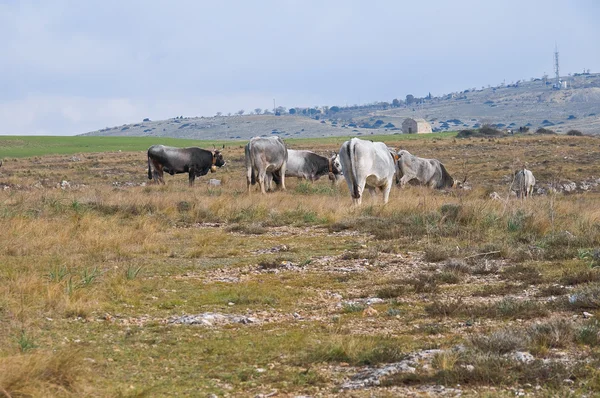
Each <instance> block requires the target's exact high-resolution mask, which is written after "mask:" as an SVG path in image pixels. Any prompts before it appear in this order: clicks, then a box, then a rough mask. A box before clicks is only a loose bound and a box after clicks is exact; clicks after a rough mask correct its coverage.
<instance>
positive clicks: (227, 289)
mask: <svg viewBox="0 0 600 398" xmlns="http://www.w3.org/2000/svg"><path fill="white" fill-rule="evenodd" d="M575 139H579V140H580V141H577V142H575V141H572V140H575ZM391 140H392V141H390V145H391V146H394V145H395V144H400V142H397V143H394V142H393V137H391ZM581 140H583V141H581ZM573 143H576V144H577V146H570V144H573ZM597 144H598V141H597V140H595V139H593V138H589V137H541V138H540V137H536V138H535V139H533V138H523V139H506V140H500V141H499V142H489V141H479V140H465V141H457V142H452V141H451V140H441V141H437V142H436V141H427V142H412V141H410V142H408V141H407V142H402V145H403V146H404V147H405V148H406V149H408V150H409V151H411V152H414V153H416V154H419V155H420V156H424V157H437V158H440V159H442V160H444V163H446V165H447V167H448V169H449V170H450V171H451V172H452V173H453V174H460V170H461V167H462V166H461V161H462V159H463V158H465V157H466V159H467V160H468V162H469V167H470V168H471V169H472V172H471V173H470V175H471V178H472V184H473V186H474V189H473V190H471V191H448V192H434V191H430V190H427V189H423V188H420V187H410V188H407V189H405V190H400V189H397V188H394V190H393V192H392V194H391V197H390V202H389V203H388V205H386V206H382V205H381V203H380V198H376V199H375V200H372V201H371V199H370V198H366V199H365V204H364V206H363V207H361V208H353V207H351V206H350V203H351V199H350V196H349V194H348V192H347V188H346V186H345V185H344V184H340V185H339V186H335V187H331V185H329V182H328V181H318V182H317V183H315V184H307V183H303V182H298V181H296V180H292V179H290V181H289V182H288V190H287V191H286V192H275V193H272V194H269V195H266V196H262V195H260V194H258V193H257V192H252V194H251V195H248V194H247V193H246V192H245V190H246V187H245V181H244V179H243V172H242V168H241V167H242V159H243V153H242V149H241V148H230V149H229V150H230V152H229V154H228V156H229V159H228V160H230V162H229V163H228V166H227V167H225V168H224V169H223V170H219V171H218V172H217V174H215V175H213V176H211V177H216V178H220V179H221V180H222V185H221V186H220V187H219V188H218V189H215V188H209V187H208V186H207V185H204V182H205V179H202V178H201V179H199V180H198V181H197V185H196V186H195V187H194V188H189V187H188V186H187V179H186V178H185V177H183V176H175V177H170V176H167V184H166V185H165V186H149V185H148V186H141V185H140V184H141V183H142V182H146V176H145V165H144V161H145V159H144V156H143V155H144V154H143V153H126V152H123V153H117V152H115V153H106V154H90V155H85V156H83V155H82V156H81V158H82V160H81V161H80V162H76V163H75V162H71V161H69V160H68V157H66V156H63V157H60V156H48V157H39V158H31V159H9V160H8V161H6V162H5V163H4V165H3V166H2V169H1V170H0V182H1V183H3V184H5V185H6V186H8V187H9V188H7V189H5V190H1V191H0V230H1V231H2V239H1V240H0V263H1V264H2V266H1V267H0V281H1V282H2V283H0V387H1V388H2V389H4V390H5V391H6V393H7V394H10V395H11V396H18V395H19V394H21V395H30V396H52V395H59V396H60V395H96V396H98V395H100V396H103V395H104V396H117V395H127V394H130V395H135V394H137V393H140V392H143V391H146V390H147V389H148V388H149V389H150V390H151V394H156V395H165V394H181V395H184V394H192V393H193V394H211V393H214V394H217V395H225V394H231V395H239V394H254V395H257V394H266V393H269V391H271V389H275V388H276V389H278V390H279V391H281V392H282V394H288V395H294V394H296V395H302V394H304V395H317V394H318V393H319V391H325V392H326V393H327V394H335V393H336V391H337V390H336V388H337V385H338V384H339V380H340V379H341V378H342V376H340V373H337V371H336V370H335V369H333V368H332V364H333V365H335V364H339V363H342V362H346V363H348V364H350V365H356V366H358V365H367V364H376V363H384V362H390V361H398V360H401V359H402V358H404V355H405V354H407V353H409V352H410V351H411V350H417V349H422V348H430V347H448V346H451V345H452V344H456V343H457V342H461V341H465V342H466V341H468V340H469V339H471V337H469V336H468V335H467V334H466V333H465V328H464V327H459V326H458V325H459V324H464V323H465V322H467V321H468V322H471V323H472V322H473V321H475V322H483V323H485V325H486V327H490V328H495V329H497V330H503V327H504V326H505V324H506V323H508V322H515V320H517V319H518V320H525V321H526V322H532V324H533V322H536V321H539V322H541V323H542V325H546V326H539V327H532V328H531V329H528V330H529V332H530V333H531V334H532V336H535V338H532V340H527V344H528V345H527V347H528V348H529V349H531V350H533V351H535V352H536V353H541V352H544V351H548V350H550V351H551V350H553V349H562V350H572V349H574V347H576V346H577V344H583V345H586V346H587V347H588V348H589V349H596V348H597V346H598V334H597V330H598V327H597V325H596V324H592V323H588V324H585V325H575V326H573V327H570V328H569V327H563V326H564V325H562V324H560V322H559V321H556V322H557V323H553V322H554V319H555V318H556V317H558V318H560V317H561V316H562V317H567V318H570V317H571V316H573V315H578V314H581V312H582V311H584V310H585V311H592V312H595V311H597V310H598V308H599V307H600V304H599V302H600V300H599V299H598V296H599V295H598V286H597V284H598V276H597V275H598V274H597V272H596V270H595V269H592V268H590V258H589V256H588V257H586V256H585V255H584V254H585V253H594V249H595V248H597V247H600V197H599V195H598V193H597V191H595V190H594V191H592V192H588V193H584V194H575V195H552V196H535V197H534V198H533V199H532V200H527V201H515V200H508V201H494V200H490V199H489V196H488V194H489V192H490V190H493V191H497V192H499V193H502V194H505V193H506V192H507V183H505V182H504V180H503V178H505V176H506V175H510V173H511V170H512V169H513V168H514V167H513V164H517V163H519V162H520V161H521V160H522V159H529V162H530V163H532V166H531V168H532V169H533V170H534V171H536V170H539V172H536V178H537V179H538V181H540V182H544V181H549V180H550V179H552V178H554V177H555V176H554V174H552V173H553V172H552V170H556V169H557V168H558V167H561V168H562V175H563V176H566V177H562V178H569V179H571V180H574V181H581V180H585V179H588V178H589V176H590V175H592V174H593V175H600V172H599V171H598V170H597V166H595V165H597V159H596V155H595V154H594V153H590V152H589V151H588V149H587V148H592V147H593V146H594V145H597ZM311 145H312V146H313V149H315V148H320V149H322V150H323V151H326V150H329V149H334V147H335V144H334V143H328V144H326V145H323V146H322V147H321V146H320V144H319V143H318V142H315V143H314V144H311ZM397 146H398V145H396V147H397ZM557 146H559V147H560V148H559V149H560V150H559V151H557V150H556V147H557ZM559 152H560V155H561V156H558V155H556V156H555V153H559ZM481 153H486V157H482V156H481V155H480V154H481ZM507 153H510V154H511V156H510V157H507V156H506V154H507ZM579 155H580V156H579ZM565 157H566V158H567V159H565ZM577 158H579V159H582V160H580V161H579V163H575V162H573V161H571V160H570V159H577ZM546 160H548V161H549V163H547V164H544V168H542V167H536V165H538V166H539V165H540V164H542V162H543V161H546ZM594 162H596V163H594ZM577 170H581V171H577ZM62 180H67V181H69V182H70V184H71V189H65V190H62V189H60V188H56V184H57V183H59V182H60V181H62ZM282 245H285V247H286V248H287V249H286V250H285V251H284V252H281V250H280V249H277V248H281V247H282ZM582 253H583V254H582ZM283 263H285V264H286V266H283V265H282V264H283ZM288 265H289V266H288ZM565 285H567V287H564V286H565ZM525 294H526V297H521V296H522V295H525ZM373 296H377V297H379V298H381V299H383V300H384V302H383V303H378V304H374V305H373V306H371V307H372V308H373V309H374V310H375V312H371V314H370V315H369V314H366V311H365V308H367V307H369V305H367V304H364V305H363V304H356V305H355V308H354V307H353V308H350V307H349V306H346V307H344V306H343V304H342V301H343V300H346V299H349V298H351V299H352V298H363V299H367V298H372V297H373ZM550 296H559V298H558V299H556V300H554V301H549V297H550ZM547 299H548V301H547ZM205 312H217V313H220V314H231V315H248V316H250V317H254V318H256V319H257V323H256V324H248V325H246V324H237V323H233V324H226V325H217V326H213V327H203V326H186V325H180V326H174V325H171V324H168V320H169V319H171V318H172V317H175V316H180V315H183V314H188V315H189V314H200V313H205ZM529 320H531V321H529ZM414 324H416V325H419V324H420V325H427V326H426V327H425V326H424V327H423V329H422V330H421V331H422V332H423V333H420V334H419V335H417V336H416V337H415V336H414V329H413V327H412V325H414ZM332 325H334V326H333V328H332ZM561 325H562V326H561ZM340 329H344V330H351V331H352V332H351V333H350V332H344V333H342V332H340ZM569 331H570V332H569ZM480 332H481V331H480V330H479V329H477V332H473V333H480ZM557 336H558V337H557ZM505 337H506V336H503V335H502V336H501V335H492V336H491V337H490V336H488V337H486V338H483V337H481V336H479V340H477V336H472V338H473V339H472V341H473V342H475V341H478V342H477V343H473V345H477V346H478V347H488V348H485V349H479V351H484V353H487V354H489V355H488V357H484V356H481V357H477V358H478V359H477V360H476V363H475V365H476V368H477V369H481V370H477V371H476V372H475V373H465V372H464V371H463V370H461V369H462V368H461V365H465V364H467V362H466V360H465V359H464V358H463V357H462V356H460V355H459V356H456V357H451V356H448V357H447V358H441V357H440V358H439V359H438V360H436V361H437V362H436V364H435V366H436V369H437V370H436V372H437V371H438V370H439V372H438V373H436V374H437V376H435V378H434V379H431V378H426V377H423V378H422V379H419V378H417V379H416V380H412V381H410V383H416V384H424V383H429V382H431V381H432V380H434V381H435V382H438V381H439V382H446V383H455V382H460V383H462V382H465V381H466V383H468V384H472V385H488V386H506V385H512V384H511V383H513V384H514V383H516V384H524V383H527V382H531V381H532V380H534V378H535V377H537V376H539V377H540V379H539V380H543V381H545V380H550V381H551V382H550V385H553V384H552V383H553V382H552V380H554V379H553V378H551V377H550V376H548V373H547V370H548V369H547V367H544V366H542V365H539V366H538V367H535V366H534V367H533V368H531V369H526V368H525V367H523V366H519V365H518V364H515V363H513V362H506V361H505V359H502V358H500V357H498V355H500V354H499V352H504V351H506V350H508V349H509V348H505V347H517V346H520V345H519V344H516V345H515V344H513V345H511V344H512V343H510V341H508V342H507V341H504V340H510V339H511V338H512V337H511V336H508V337H506V338H505ZM557 338H558V339H559V340H560V341H561V342H564V343H557V342H556V341H557V340H556V339H557ZM532 341H534V342H535V343H531V342H532ZM557 344H558V345H557ZM561 344H563V345H561ZM487 354H486V355H487ZM492 354H493V355H492ZM482 355H483V354H482ZM83 358H87V359H86V360H84V359H83ZM475 365H474V366H475ZM536 366H537V365H536ZM306 367H310V369H308V370H307V368H306ZM334 367H335V366H334ZM502 367H505V368H507V369H509V370H510V371H509V372H508V373H507V374H508V376H506V377H503V378H501V379H498V377H500V376H496V375H494V369H499V368H502ZM258 368H260V369H267V371H265V372H261V371H257V370H256V369H258ZM48 369H52V370H51V371H50V370H48ZM332 369H333V370H332ZM536 369H537V370H536ZM564 372H566V371H563V370H561V369H559V372H558V373H557V375H561V377H562V375H564V374H565V373H564ZM90 375H93V377H92V376H90ZM469 375H470V376H469ZM427 377H430V375H429V376H427ZM565 377H568V375H567V376H565ZM581 377H582V380H584V381H589V382H590V384H589V385H593V383H592V381H591V379H592V378H593V377H594V376H589V377H588V376H581ZM586 377H587V378H586ZM402 383H404V382H402ZM407 383H408V381H407ZM84 385H85V387H83V386H84ZM403 385H404V384H403ZM448 385H450V384H448ZM130 386H133V388H130ZM552 391H559V389H555V390H552ZM0 392H4V391H2V390H0ZM374 393H375V394H376V395H377V394H378V391H376V392H374ZM5 395H6V394H5ZM550 395H552V394H550Z"/></svg>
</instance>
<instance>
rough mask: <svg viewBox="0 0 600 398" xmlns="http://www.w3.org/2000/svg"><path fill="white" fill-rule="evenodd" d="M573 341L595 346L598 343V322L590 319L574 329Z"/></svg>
mask: <svg viewBox="0 0 600 398" xmlns="http://www.w3.org/2000/svg"><path fill="white" fill-rule="evenodd" d="M575 341H576V342H577V343H579V344H585V345H589V346H591V347H597V346H598V345H600V322H599V321H598V320H597V319H590V320H589V321H587V322H586V323H584V324H583V325H581V326H580V327H578V328H577V329H576V330H575Z"/></svg>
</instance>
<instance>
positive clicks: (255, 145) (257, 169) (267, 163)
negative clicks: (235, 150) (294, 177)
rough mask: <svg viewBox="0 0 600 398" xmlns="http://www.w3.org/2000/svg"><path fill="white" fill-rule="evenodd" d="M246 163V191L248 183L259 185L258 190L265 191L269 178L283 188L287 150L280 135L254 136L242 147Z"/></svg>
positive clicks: (268, 184)
mask: <svg viewBox="0 0 600 398" xmlns="http://www.w3.org/2000/svg"><path fill="white" fill-rule="evenodd" d="M244 153H245V164H246V182H247V187H248V193H250V185H254V184H256V182H257V181H258V184H259V185H260V191H261V192H262V193H266V192H267V190H266V187H267V186H268V188H269V189H270V179H269V177H268V175H267V174H270V175H272V176H273V180H274V181H275V183H276V184H277V185H278V186H280V187H281V189H282V190H285V171H286V167H287V161H288V150H287V148H286V146H285V144H284V142H283V140H282V139H281V138H280V137H254V138H251V139H250V142H248V144H246V147H245V148H244Z"/></svg>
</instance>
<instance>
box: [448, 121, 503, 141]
mask: <svg viewBox="0 0 600 398" xmlns="http://www.w3.org/2000/svg"><path fill="white" fill-rule="evenodd" d="M503 135H504V133H503V132H502V131H500V130H498V129H496V128H494V127H492V126H490V125H488V124H486V125H484V126H483V127H481V128H480V129H479V130H461V131H460V132H459V133H458V134H457V135H456V137H457V138H470V137H484V138H485V137H502V136H503Z"/></svg>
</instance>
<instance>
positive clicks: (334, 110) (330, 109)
mask: <svg viewBox="0 0 600 398" xmlns="http://www.w3.org/2000/svg"><path fill="white" fill-rule="evenodd" d="M329 111H330V112H333V113H336V112H339V111H340V107H339V106H335V105H334V106H332V107H331V108H329Z"/></svg>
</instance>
